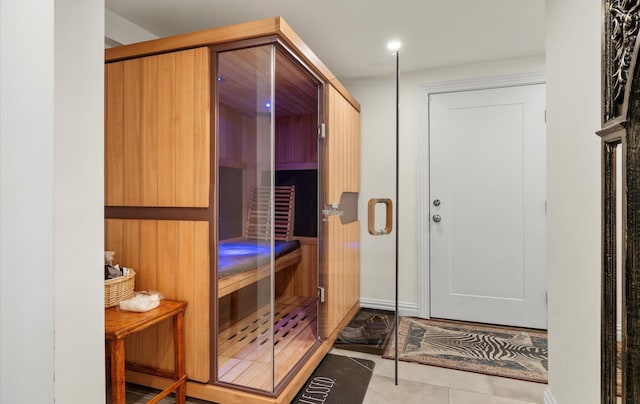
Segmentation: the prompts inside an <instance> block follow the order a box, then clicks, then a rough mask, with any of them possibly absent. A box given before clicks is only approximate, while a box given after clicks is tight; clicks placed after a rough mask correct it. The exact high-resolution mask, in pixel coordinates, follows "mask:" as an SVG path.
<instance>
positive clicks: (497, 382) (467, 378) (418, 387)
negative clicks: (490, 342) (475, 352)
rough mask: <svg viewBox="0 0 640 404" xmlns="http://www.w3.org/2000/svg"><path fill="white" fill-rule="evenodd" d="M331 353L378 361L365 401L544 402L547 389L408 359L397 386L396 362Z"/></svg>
mask: <svg viewBox="0 0 640 404" xmlns="http://www.w3.org/2000/svg"><path fill="white" fill-rule="evenodd" d="M330 353H332V354H337V355H347V356H352V357H358V358H365V359H369V360H372V361H374V362H375V363H376V366H375V368H374V370H373V376H372V378H371V382H370V383H369V388H368V389H367V394H366V396H365V398H364V403H365V404H387V403H402V404H412V403H420V404H531V403H538V404H541V403H542V402H543V400H544V399H543V397H544V391H545V390H546V388H547V385H546V384H540V383H531V382H524V381H520V380H513V379H505V378H503V377H495V376H488V375H483V374H478V373H469V372H461V371H459V370H452V369H444V368H439V367H434V366H426V365H419V364H416V363H408V362H398V386H396V385H394V368H395V363H394V361H392V360H389V359H382V358H381V357H380V356H377V355H369V354H364V353H359V352H353V351H344V350H339V349H335V348H334V349H332V350H331V352H330Z"/></svg>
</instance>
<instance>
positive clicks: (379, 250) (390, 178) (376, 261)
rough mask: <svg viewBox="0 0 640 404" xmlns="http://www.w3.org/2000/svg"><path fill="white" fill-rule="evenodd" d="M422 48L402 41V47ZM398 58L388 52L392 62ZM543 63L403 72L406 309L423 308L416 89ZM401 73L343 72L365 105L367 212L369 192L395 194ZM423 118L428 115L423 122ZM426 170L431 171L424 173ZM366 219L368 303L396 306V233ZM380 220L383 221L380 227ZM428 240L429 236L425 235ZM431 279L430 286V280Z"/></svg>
mask: <svg viewBox="0 0 640 404" xmlns="http://www.w3.org/2000/svg"><path fill="white" fill-rule="evenodd" d="M415 51H422V50H412V49H403V50H402V52H401V55H400V56H401V58H400V65H402V54H403V53H407V52H415ZM394 63H395V61H394V58H393V57H392V56H391V55H390V56H389V64H390V66H394ZM542 71H544V57H543V56H539V57H531V58H523V59H509V60H501V61H495V62H489V63H481V64H474V65H465V66H452V67H448V68H441V69H431V70H422V71H415V72H408V73H402V74H401V76H400V201H399V204H400V209H399V212H400V223H399V224H400V233H399V234H400V248H399V267H400V292H399V294H400V296H399V300H400V302H401V303H400V310H401V312H402V313H403V314H408V315H417V314H418V303H419V302H418V258H419V257H418V251H419V232H420V231H422V232H424V233H423V234H426V230H427V227H426V223H424V224H423V226H421V225H420V223H419V222H420V220H419V206H418V204H419V199H420V194H419V192H420V186H421V175H422V174H423V173H421V170H422V166H423V164H422V162H421V161H420V160H419V154H420V145H421V137H422V136H426V130H425V126H424V122H425V117H426V115H424V114H425V113H426V111H422V110H420V109H421V106H422V104H421V103H420V102H419V100H418V97H419V95H421V92H420V89H421V86H422V85H424V84H430V83H438V82H443V81H451V80H463V79H472V78H478V77H491V76H497V75H503V74H516V73H531V72H542ZM394 80H395V78H394V75H393V74H389V75H388V76H386V77H375V78H365V79H357V80H344V85H345V87H347V88H348V89H349V91H350V92H351V93H352V94H353V95H354V96H355V97H356V99H358V101H359V102H360V103H361V105H362V114H361V119H362V163H361V169H362V186H361V192H360V200H359V210H360V216H361V217H366V211H367V202H368V200H369V199H370V198H378V197H391V198H393V199H394V200H395V154H394V153H395V146H394V144H395V120H394V119H395V115H394V114H395V105H394V102H395V81H394ZM421 120H422V122H421ZM424 174H426V175H428V173H424ZM366 226H367V224H366V223H365V222H364V221H363V225H362V229H361V274H362V276H361V297H362V299H361V302H362V304H363V306H368V307H379V308H386V309H392V308H393V299H394V265H395V263H394V250H395V239H394V235H393V234H391V235H389V236H377V237H374V236H371V235H370V234H369V233H368V231H367V227H366ZM381 226H382V224H381V223H379V224H378V227H381ZM425 241H426V240H425ZM425 287H428V285H426V286H425Z"/></svg>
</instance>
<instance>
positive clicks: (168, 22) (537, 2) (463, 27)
mask: <svg viewBox="0 0 640 404" xmlns="http://www.w3.org/2000/svg"><path fill="white" fill-rule="evenodd" d="M544 3H545V0H178V1H177V0H135V1H134V0H105V6H106V8H107V9H109V10H111V11H112V12H114V13H116V14H118V15H120V16H122V17H124V18H126V19H128V20H129V21H131V22H133V23H135V24H137V25H138V26H140V27H142V28H144V29H146V30H147V31H149V32H151V33H153V34H155V35H157V36H159V37H164V36H170V35H175V34H180V33H185V32H192V31H197V30H202V29H207V28H213V27H219V26H223V25H228V24H234V23H239V22H245V21H250V20H256V19H260V18H266V17H273V16H277V15H280V16H282V17H284V19H285V21H287V23H289V25H291V26H292V28H293V29H294V30H295V31H296V32H297V33H298V35H300V37H302V39H303V40H304V41H305V42H306V43H307V45H309V47H310V48H311V49H312V50H313V51H314V52H315V53H316V54H317V55H318V57H319V58H320V59H321V60H322V61H323V62H324V63H325V64H326V65H327V67H329V69H330V70H331V71H332V72H333V73H334V74H335V75H336V76H337V77H338V78H339V79H346V78H354V77H365V76H376V75H381V74H386V73H389V72H392V71H393V68H394V64H393V59H392V58H391V57H390V52H389V51H388V50H387V49H386V43H387V42H388V41H389V40H390V39H399V40H400V41H402V43H403V47H402V49H401V51H400V65H401V70H402V71H410V70H418V69H424V68H433V67H442V66H452V65H460V64H468V63H478V62H484V61H489V60H498V59H508V58H517V57H526V56H534V55H543V54H544V46H545V29H544V19H545V9H544V7H545V5H544Z"/></svg>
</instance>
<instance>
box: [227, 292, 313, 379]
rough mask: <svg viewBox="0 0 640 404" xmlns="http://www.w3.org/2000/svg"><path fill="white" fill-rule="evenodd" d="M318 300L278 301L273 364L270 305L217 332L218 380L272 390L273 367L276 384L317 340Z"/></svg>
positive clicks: (289, 298)
mask: <svg viewBox="0 0 640 404" xmlns="http://www.w3.org/2000/svg"><path fill="white" fill-rule="evenodd" d="M316 303H317V300H316V299H315V298H305V297H297V296H287V297H283V298H279V299H278V300H277V301H276V304H275V311H274V313H273V319H274V324H275V327H274V333H273V351H274V352H273V353H274V355H275V363H273V364H272V363H271V355H272V353H271V348H272V343H271V333H270V332H269V330H270V328H269V324H270V320H271V318H270V317H271V316H270V313H269V305H267V306H265V307H262V308H260V309H259V310H258V311H257V312H256V313H253V314H252V315H250V316H247V317H245V318H244V319H242V320H240V321H239V322H238V323H236V324H234V325H233V326H232V327H229V328H228V329H226V330H224V331H222V332H221V333H220V334H219V335H218V344H219V345H218V369H219V371H218V376H219V380H220V381H223V382H227V383H233V384H239V385H242V386H247V387H252V388H256V389H260V390H267V391H271V388H272V386H271V383H272V381H271V379H272V376H271V374H272V372H273V370H272V367H273V368H274V369H275V384H276V385H277V384H278V383H280V382H281V381H282V379H283V378H284V377H285V376H286V374H287V373H288V372H289V370H291V368H293V366H295V364H296V363H297V362H298V360H299V359H300V358H301V357H302V356H303V355H304V354H305V353H306V352H307V351H308V350H309V349H310V348H311V346H313V344H314V343H315V341H316V335H317V333H316V317H317V309H316Z"/></svg>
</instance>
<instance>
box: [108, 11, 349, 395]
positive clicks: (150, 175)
mask: <svg viewBox="0 0 640 404" xmlns="http://www.w3.org/2000/svg"><path fill="white" fill-rule="evenodd" d="M105 63H106V64H105V77H106V78H105V80H106V84H105V86H106V87H105V94H106V95H105V96H106V102H105V113H106V119H105V120H106V122H105V127H106V130H105V233H106V234H105V249H107V250H112V251H115V252H116V262H118V263H120V264H121V265H125V266H128V267H132V268H134V269H135V271H136V273H137V276H136V289H137V290H158V291H160V292H162V293H163V294H164V295H165V296H166V297H167V298H171V299H178V300H184V301H187V302H188V306H187V310H186V314H185V329H186V343H185V344H186V369H187V375H188V377H189V381H188V384H187V394H188V395H189V396H192V397H197V398H201V399H205V400H208V401H213V402H219V403H248V402H264V403H275V402H287V403H288V402H290V401H291V399H292V398H293V397H294V396H295V394H296V393H297V391H298V390H299V389H300V388H301V387H302V385H303V384H304V382H305V381H306V379H307V378H308V377H309V376H310V374H311V373H312V371H313V370H314V368H315V367H316V366H317V365H318V363H319V362H320V361H321V360H322V358H323V357H324V355H325V354H326V353H327V352H328V351H329V349H330V348H331V345H332V343H333V341H334V339H335V338H336V336H337V333H338V332H339V331H340V330H341V329H342V327H344V326H345V325H346V324H347V323H348V321H349V320H350V318H351V317H352V316H353V315H354V314H355V313H356V312H357V310H358V308H359V303H358V302H359V295H360V286H359V285H360V279H359V276H360V269H359V265H360V263H359V254H360V252H359V237H360V226H359V222H358V213H357V199H358V192H359V189H360V168H359V167H360V112H359V110H360V106H359V104H358V102H357V101H356V100H355V99H354V98H353V97H352V96H351V95H350V94H349V92H348V91H347V90H346V89H345V88H344V87H343V86H342V85H341V84H340V83H339V82H338V81H337V80H336V78H335V77H334V76H333V75H332V74H331V72H330V71H329V70H328V69H327V67H326V66H324V65H323V64H322V62H321V61H320V60H319V59H318V58H317V57H316V55H315V54H314V53H313V52H312V51H311V50H310V49H309V48H308V47H307V46H306V45H305V44H304V42H302V40H301V39H300V38H299V37H298V36H297V35H296V34H295V33H294V32H293V31H292V29H291V28H290V27H289V26H288V25H287V24H286V23H285V21H283V19H282V18H278V17H276V18H269V19H265V20H260V21H255V22H250V23H244V24H239V25H233V26H229V27H223V28H215V29H211V30H206V31H200V32H194V33H190V34H184V35H179V36H175V37H170V38H162V39H157V40H153V41H148V42H143V43H137V44H132V45H126V46H121V47H117V48H111V49H106V51H105ZM283 245H286V247H283ZM172 341H173V340H172V336H171V324H170V323H166V324H159V325H158V326H156V327H155V328H151V329H149V330H146V331H144V332H142V333H139V335H135V336H132V337H130V338H129V339H128V340H127V341H126V358H127V360H129V361H131V362H132V363H131V364H130V365H129V366H128V369H129V370H128V371H127V380H128V381H131V382H135V383H138V384H143V385H147V386H152V387H166V386H168V385H169V384H171V382H172V381H171V380H170V379H169V378H167V373H166V372H163V371H162V370H165V369H166V370H171V369H172V368H173V354H172V352H173V351H172ZM150 369H161V370H160V371H158V370H154V371H151V373H153V374H148V373H146V372H149V371H150Z"/></svg>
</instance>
